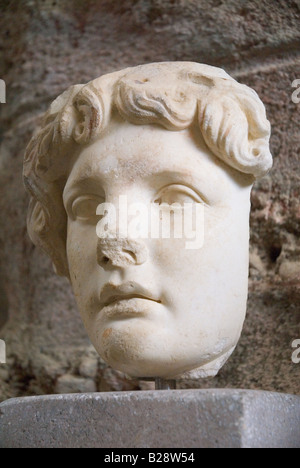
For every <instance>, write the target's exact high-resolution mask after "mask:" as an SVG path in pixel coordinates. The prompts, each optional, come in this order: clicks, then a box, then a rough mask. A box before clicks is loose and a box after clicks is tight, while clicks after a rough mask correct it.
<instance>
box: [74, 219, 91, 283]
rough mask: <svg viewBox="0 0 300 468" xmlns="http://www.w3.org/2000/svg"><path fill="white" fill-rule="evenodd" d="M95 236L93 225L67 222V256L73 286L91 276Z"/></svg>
mask: <svg viewBox="0 0 300 468" xmlns="http://www.w3.org/2000/svg"><path fill="white" fill-rule="evenodd" d="M96 247H97V237H96V232H95V227H94V226H80V225H79V223H74V222H69V224H68V234H67V257H68V263H69V269H70V277H71V281H72V285H73V287H74V288H75V287H77V288H78V287H79V285H82V283H83V281H84V280H86V279H89V278H91V274H92V272H93V271H94V269H95V267H96V265H97V263H96Z"/></svg>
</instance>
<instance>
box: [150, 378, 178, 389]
mask: <svg viewBox="0 0 300 468" xmlns="http://www.w3.org/2000/svg"><path fill="white" fill-rule="evenodd" d="M155 390H176V380H166V379H160V378H157V379H155Z"/></svg>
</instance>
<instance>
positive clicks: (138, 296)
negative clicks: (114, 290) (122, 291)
mask: <svg viewBox="0 0 300 468" xmlns="http://www.w3.org/2000/svg"><path fill="white" fill-rule="evenodd" d="M130 299H145V300H147V301H152V302H157V303H158V304H161V301H160V300H155V299H152V298H151V297H146V296H142V295H141V294H127V295H124V296H121V295H118V296H111V297H110V298H109V300H108V301H107V302H105V303H104V304H103V307H107V306H109V305H113V304H116V303H117V302H121V301H128V300H130Z"/></svg>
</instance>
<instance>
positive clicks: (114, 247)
mask: <svg viewBox="0 0 300 468" xmlns="http://www.w3.org/2000/svg"><path fill="white" fill-rule="evenodd" d="M97 258H98V263H99V265H100V266H102V267H105V265H107V264H108V263H110V264H111V265H113V266H115V267H126V266H130V265H142V264H143V263H145V262H146V260H147V258H148V249H147V246H146V244H145V243H144V242H143V241H142V240H140V239H127V238H124V239H122V238H107V237H106V238H101V239H98V244H97Z"/></svg>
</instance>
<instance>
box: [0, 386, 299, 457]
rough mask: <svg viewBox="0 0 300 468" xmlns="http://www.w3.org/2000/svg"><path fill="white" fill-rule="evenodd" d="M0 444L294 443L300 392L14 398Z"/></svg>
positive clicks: (2, 417) (3, 416) (2, 410)
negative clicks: (298, 393)
mask: <svg viewBox="0 0 300 468" xmlns="http://www.w3.org/2000/svg"><path fill="white" fill-rule="evenodd" d="M0 447H1V448H8V447H9V448H23V447H35V448H43V447H58V448H63V447H68V448H69V447H104V448H109V447H112V448H120V447H121V448H132V447H148V448H177V447H180V448H195V447H197V448H208V447H209V448H237V447H242V448H288V447H293V448H299V447H300V397H297V396H292V395H282V394H276V393H269V392H257V391H245V390H181V391H180V390H175V391H156V392H122V393H118V392H117V393H96V394H81V395H64V396H62V395H56V396H46V397H31V398H18V399H12V400H9V401H7V402H5V403H2V404H1V405H0Z"/></svg>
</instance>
